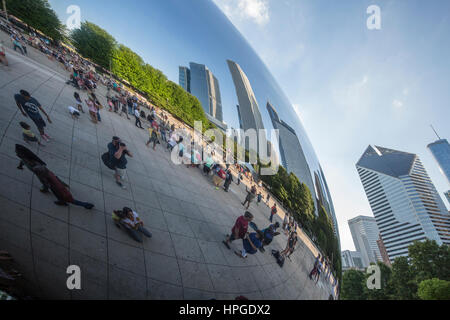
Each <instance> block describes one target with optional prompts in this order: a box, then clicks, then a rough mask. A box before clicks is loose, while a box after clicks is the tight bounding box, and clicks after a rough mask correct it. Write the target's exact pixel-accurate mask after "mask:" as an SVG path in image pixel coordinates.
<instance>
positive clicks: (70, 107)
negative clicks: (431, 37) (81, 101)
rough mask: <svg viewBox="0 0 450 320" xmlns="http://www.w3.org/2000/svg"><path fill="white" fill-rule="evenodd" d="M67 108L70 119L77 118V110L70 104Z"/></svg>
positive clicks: (78, 114)
mask: <svg viewBox="0 0 450 320" xmlns="http://www.w3.org/2000/svg"><path fill="white" fill-rule="evenodd" d="M68 109H69V112H70V114H71V115H72V119H78V117H79V116H80V113H79V112H78V110H77V109H75V108H74V107H72V106H69V107H68Z"/></svg>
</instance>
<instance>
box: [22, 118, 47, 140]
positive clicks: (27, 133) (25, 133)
mask: <svg viewBox="0 0 450 320" xmlns="http://www.w3.org/2000/svg"><path fill="white" fill-rule="evenodd" d="M20 126H21V127H22V129H23V130H22V137H23V140H24V141H25V142H26V143H30V142H37V143H38V145H40V146H43V144H42V143H41V142H40V141H39V139H38V138H37V137H36V135H35V134H34V132H33V131H31V127H30V125H29V124H28V123H26V122H20Z"/></svg>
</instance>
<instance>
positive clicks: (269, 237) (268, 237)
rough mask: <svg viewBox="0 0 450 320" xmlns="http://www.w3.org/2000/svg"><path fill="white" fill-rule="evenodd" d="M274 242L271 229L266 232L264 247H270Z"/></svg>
mask: <svg viewBox="0 0 450 320" xmlns="http://www.w3.org/2000/svg"><path fill="white" fill-rule="evenodd" d="M272 240H273V234H272V232H270V229H266V230H264V245H266V246H267V245H269V244H270V243H271V242H272Z"/></svg>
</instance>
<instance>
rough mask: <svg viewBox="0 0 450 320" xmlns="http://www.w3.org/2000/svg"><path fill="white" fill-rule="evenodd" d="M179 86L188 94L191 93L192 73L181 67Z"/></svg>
mask: <svg viewBox="0 0 450 320" xmlns="http://www.w3.org/2000/svg"><path fill="white" fill-rule="evenodd" d="M179 74H180V78H179V84H180V86H182V87H183V89H184V90H186V91H187V92H191V85H190V84H191V71H190V70H189V68H186V67H179Z"/></svg>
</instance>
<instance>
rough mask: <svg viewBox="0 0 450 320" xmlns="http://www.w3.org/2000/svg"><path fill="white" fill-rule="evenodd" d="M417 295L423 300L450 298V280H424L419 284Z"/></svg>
mask: <svg viewBox="0 0 450 320" xmlns="http://www.w3.org/2000/svg"><path fill="white" fill-rule="evenodd" d="M417 295H418V296H419V298H420V299H422V300H450V281H446V280H439V279H437V278H433V279H428V280H424V281H422V282H421V283H420V284H419V290H418V292H417Z"/></svg>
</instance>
